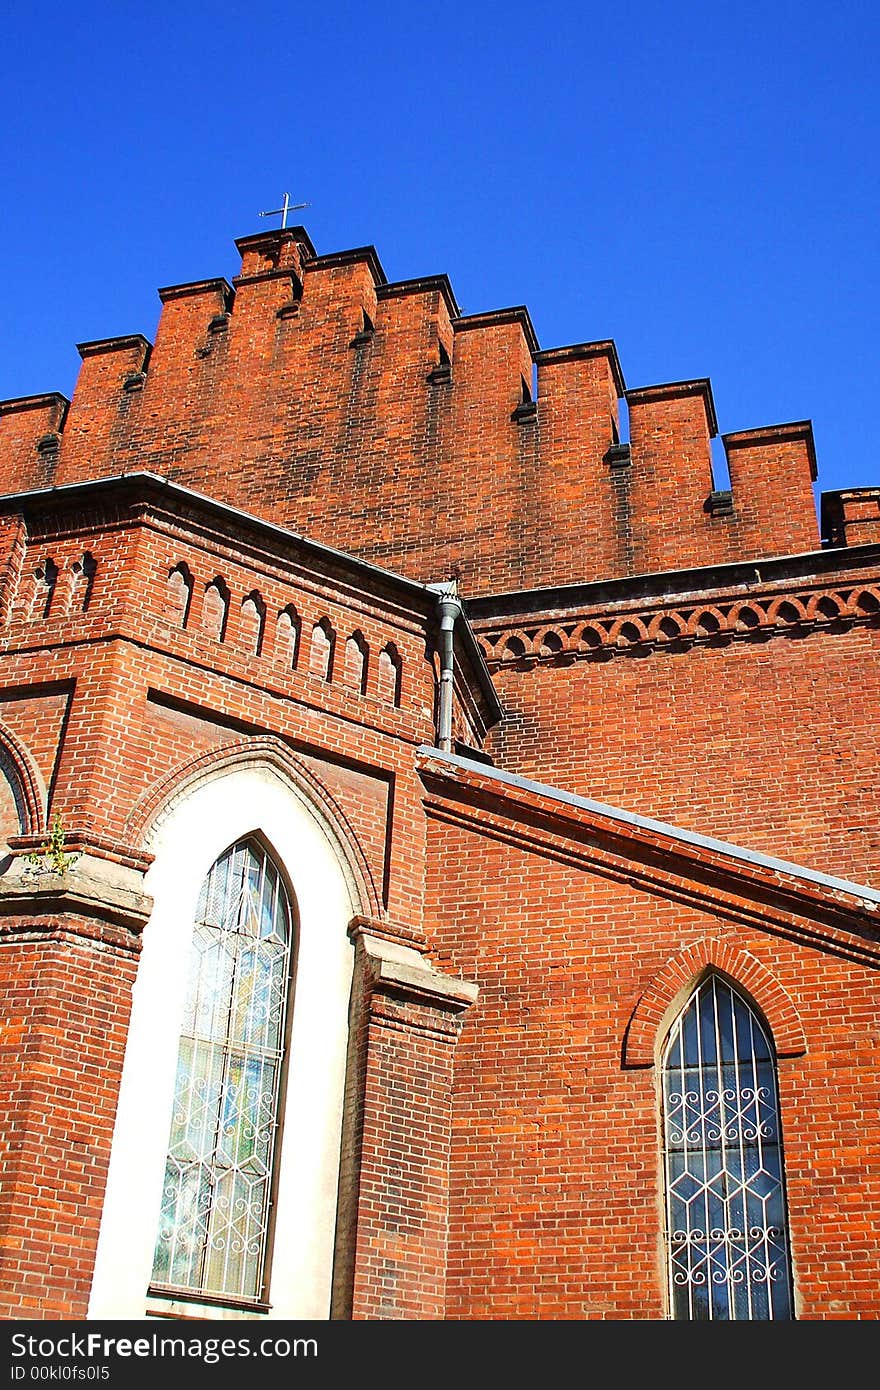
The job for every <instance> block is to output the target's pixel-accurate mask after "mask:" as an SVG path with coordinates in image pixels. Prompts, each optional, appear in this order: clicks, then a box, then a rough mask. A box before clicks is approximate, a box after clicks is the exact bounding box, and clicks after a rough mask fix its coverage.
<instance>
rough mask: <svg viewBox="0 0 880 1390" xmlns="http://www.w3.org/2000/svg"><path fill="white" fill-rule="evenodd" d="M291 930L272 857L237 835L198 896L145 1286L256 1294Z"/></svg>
mask: <svg viewBox="0 0 880 1390" xmlns="http://www.w3.org/2000/svg"><path fill="white" fill-rule="evenodd" d="M292 932H293V913H292V909H291V903H290V899H289V897H288V894H287V891H286V889H285V886H284V883H283V881H282V878H281V875H280V873H279V871H278V869H277V867H276V866H275V864H274V863H273V861H272V859H271V858H270V856H269V855H268V854H267V853H266V851H265V850H264V849H263V847H262V845H261V844H260V843H259V842H258V841H257V840H255V839H253V838H247V839H243V840H239V841H238V842H237V843H236V844H234V845H233V846H232V847H231V848H230V849H227V850H226V851H225V853H224V854H222V855H221V856H220V858H219V859H218V860H217V861H216V862H215V864H214V865H213V867H212V868H211V870H210V872H209V873H208V875H207V877H206V879H205V880H204V882H203V884H202V889H201V892H200V894H199V900H198V907H197V910H196V920H195V927H194V931H193V940H192V946H191V950H190V958H189V984H188V988H187V999H186V1007H185V1011H184V1020H183V1029H182V1032H181V1037H180V1046H179V1051H178V1061H177V1078H176V1085H175V1096H174V1110H173V1115H172V1121H171V1134H170V1138H169V1144H168V1156H167V1160H166V1167H165V1181H164V1186H163V1191H162V1207H161V1214H160V1220H159V1233H158V1238H157V1242H156V1250H155V1256H154V1263H153V1274H152V1283H153V1285H154V1286H157V1287H164V1288H173V1289H176V1290H180V1291H184V1292H189V1293H190V1294H202V1295H206V1296H210V1297H213V1298H224V1297H226V1298H229V1299H235V1300H240V1299H245V1300H252V1301H254V1302H259V1301H260V1300H261V1299H262V1298H263V1296H264V1288H265V1284H266V1277H267V1260H268V1250H269V1214H270V1205H271V1197H272V1187H273V1175H274V1168H275V1162H276V1159H277V1152H276V1150H277V1136H278V1112H279V1097H280V1087H281V1070H282V1063H283V1060H284V1039H285V1023H286V1012H287V1002H288V995H289V993H290V988H289V986H290V971H291V945H292V940H291V938H292Z"/></svg>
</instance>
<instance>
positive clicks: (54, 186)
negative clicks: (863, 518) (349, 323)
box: [0, 0, 880, 490]
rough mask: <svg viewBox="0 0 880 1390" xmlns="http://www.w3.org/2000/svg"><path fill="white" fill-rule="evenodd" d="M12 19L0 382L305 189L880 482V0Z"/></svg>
mask: <svg viewBox="0 0 880 1390" xmlns="http://www.w3.org/2000/svg"><path fill="white" fill-rule="evenodd" d="M2 40H3V42H2V52H3V56H2V58H0V65H2V68H0V156H2V163H0V168H2V171H3V187H2V195H0V246H2V253H3V258H4V286H3V295H2V316H0V398H7V397H14V396H19V395H29V394H34V393H38V392H42V391H52V390H57V391H62V392H63V393H64V394H65V395H68V396H69V395H70V394H71V393H72V390H73V387H74V384H75V381H76V375H77V371H78V367H79V356H78V354H77V352H76V343H77V342H82V341H88V340H89V339H93V338H104V337H112V336H114V335H117V334H124V333H134V332H138V333H143V334H144V335H145V336H146V337H148V338H152V337H153V335H154V333H155V327H156V322H157V319H158V312H159V300H158V296H157V294H156V290H157V289H158V288H159V287H160V286H164V285H169V284H174V283H177V282H181V281H186V280H198V279H205V278H209V277H212V276H217V275H225V276H226V277H227V278H229V279H231V278H232V276H233V275H234V274H236V272H237V269H238V264H237V256H236V252H235V247H234V245H233V242H234V239H235V238H236V237H240V236H245V235H248V234H250V233H253V232H258V231H262V230H264V229H265V228H266V227H267V226H268V225H275V223H272V224H270V223H269V221H268V220H267V219H261V218H260V217H259V216H258V214H259V212H260V211H261V210H263V209H266V208H272V207H276V206H278V204H279V202H280V200H281V195H282V193H283V192H284V191H285V190H287V191H289V192H290V194H291V198H292V200H293V201H295V202H307V203H309V205H310V206H309V207H308V208H307V209H305V210H304V211H302V212H301V213H298V214H297V218H298V219H301V220H302V222H303V224H304V225H305V226H306V228H307V230H308V231H309V234H310V235H311V237H312V240H313V242H314V243H315V246H316V249H317V250H318V251H319V252H322V253H323V252H330V251H336V250H341V249H345V248H347V247H352V246H361V245H365V244H372V245H374V246H375V247H376V250H377V252H378V255H379V259H380V261H381V262H382V265H383V267H384V269H385V272H386V274H387V276H388V278H389V279H390V280H402V279H409V278H413V277H416V276H421V275H433V274H439V273H446V274H448V276H449V278H450V280H451V282H452V286H453V289H454V291H455V294H456V297H457V299H458V301H459V303H460V305H461V306H462V309H463V311H464V312H466V313H477V312H481V311H483V310H490V309H496V308H502V307H505V306H507V305H512V304H525V305H526V306H527V307H528V309H529V312H530V314H531V317H532V321H533V323H534V326H535V329H536V332H537V335H538V338H539V341H540V344H541V346H542V347H544V348H550V347H555V346H561V345H563V344H566V343H572V342H581V341H590V340H594V339H600V338H613V339H614V340H615V342H616V344H617V349H618V352H619V355H620V359H621V364H622V367H623V372H624V375H625V378H626V382H627V385H628V386H630V387H637V386H645V385H650V384H653V383H655V382H663V381H677V380H682V379H686V378H691V377H703V376H708V377H710V378H711V381H712V388H713V392H714V397H715V404H716V408H717V413H718V420H719V427H720V430H721V432H722V433H724V432H728V431H734V430H742V429H751V428H756V427H759V426H762V425H769V424H776V423H782V422H785V421H789V420H801V419H807V418H808V419H811V420H812V421H813V426H814V431H815V437H816V446H817V453H818V460H819V488H820V489H826V490H827V489H833V488H838V487H857V486H865V485H876V484H878V483H880V463H878V460H877V455H876V452H875V444H874V437H873V435H874V411H875V410H876V406H877V403H878V400H880V343H878V335H877V332H876V328H875V323H876V319H877V317H878V300H880V293H878V291H880V272H878V244H877V243H878V226H880V218H878V213H880V180H878V162H877V148H878V136H880V96H878V72H880V61H878V60H880V6H877V5H876V4H867V3H864V4H862V3H860V4H856V3H850V2H849V0H843V3H840V4H836V5H833V6H829V5H827V4H822V5H819V4H818V3H814V0H804V3H800V4H780V3H776V0H768V3H765V4H761V5H752V4H738V3H732V4H728V5H726V6H724V7H719V6H709V5H700V4H691V3H680V0H669V3H666V4H664V5H659V4H654V5H651V4H646V3H637V0H622V2H621V3H615V4H609V3H605V4H594V3H593V2H592V0H583V3H580V4H568V3H566V4H553V3H546V4H544V5H540V4H532V5H525V4H522V3H520V0H511V2H510V3H508V4H480V3H473V4H461V3H458V0H446V3H444V4H442V5H413V4H396V3H391V4H388V3H386V4H383V3H376V4H373V5H357V4H349V3H345V4H336V5H329V6H326V5H321V4H319V3H316V4H311V5H293V4H279V3H276V0H262V3H260V4H254V5H248V6H245V5H235V4H228V3H223V0H217V3H214V4H211V5H207V4H201V3H199V4H187V3H185V0H181V3H178V4H169V3H166V0H153V3H151V4H149V5H134V4H128V3H125V0H120V3H118V4H113V5H111V4H104V3H95V2H94V0H83V2H82V3H79V4H77V5H70V4H66V5H63V6H62V5H60V4H39V3H32V4H30V5H20V6H16V7H15V10H14V11H13V9H12V7H6V13H5V17H4V20H3V27H2ZM276 221H277V220H276Z"/></svg>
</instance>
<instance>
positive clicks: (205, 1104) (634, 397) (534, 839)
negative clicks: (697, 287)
mask: <svg viewBox="0 0 880 1390" xmlns="http://www.w3.org/2000/svg"><path fill="white" fill-rule="evenodd" d="M237 246H238V249H239V251H240V253H241V258H242V264H241V274H240V275H239V276H237V277H236V278H235V280H234V282H233V283H232V284H231V285H230V284H228V283H227V282H226V281H225V280H222V279H212V280H203V281H198V282H195V283H191V284H186V285H175V286H172V287H170V288H166V289H163V290H161V291H160V298H161V301H162V312H161V317H160V321H159V325H158V330H157V333H156V337H155V342H154V343H153V344H150V343H148V342H147V341H146V340H145V339H144V338H142V337H141V336H139V335H136V334H135V335H132V336H130V337H124V338H114V339H108V340H105V341H100V342H89V343H83V344H81V345H80V353H81V355H82V368H81V372H80V376H79V380H78V383H77V386H76V390H75V392H74V394H73V399H72V400H71V401H70V402H68V401H67V400H66V399H64V398H63V397H62V396H60V395H58V394H47V395H40V396H32V397H28V398H25V399H16V400H7V401H4V402H2V403H0V473H2V478H0V492H2V497H0V528H2V593H0V624H2V631H0V640H2V645H0V764H2V774H3V775H2V778H0V788H2V813H3V826H2V833H3V837H4V840H5V843H6V846H7V849H6V852H5V856H4V860H3V872H2V874H0V929H2V944H0V993H2V1014H0V1017H2V1030H3V1031H2V1057H3V1063H2V1067H3V1071H2V1075H3V1087H2V1093H0V1162H2V1184H0V1268H2V1278H0V1286H2V1315H3V1316H4V1317H7V1318H48V1319H86V1318H125V1319H129V1318H148V1317H153V1316H157V1317H172V1318H186V1317H196V1318H200V1319H205V1318H214V1317H218V1318H226V1319H234V1318H245V1319H249V1320H251V1321H259V1320H261V1319H262V1320H271V1319H273V1318H308V1319H312V1318H341V1319H374V1320H375V1319H397V1318H406V1319H447V1320H451V1319H458V1320H461V1319H483V1320H486V1319H664V1318H708V1317H711V1318H713V1319H714V1318H722V1319H726V1318H737V1319H741V1318H751V1319H767V1318H774V1319H790V1318H801V1319H830V1318H850V1319H856V1318H875V1317H877V1316H878V1312H880V1300H878V1294H877V1287H878V1279H880V1142H878V1135H880V1126H878V1110H880V989H878V974H877V967H878V962H880V936H878V928H880V782H878V778H877V755H878V745H880V720H878V718H877V711H878V685H880V662H878V642H880V487H878V488H861V489H853V490H850V491H841V492H835V493H831V494H829V493H826V494H824V495H823V497H822V502H821V509H820V510H821V518H820V520H821V525H820V524H819V522H817V516H816V506H815V503H814V495H813V483H814V481H815V479H816V476H817V475H816V460H815V454H814V448H813V440H812V433H811V428H810V425H809V423H808V422H805V421H801V422H797V423H792V424H782V425H767V426H762V427H758V428H754V429H750V430H746V431H743V432H740V433H736V434H726V435H724V436H723V441H724V447H725V450H726V457H727V463H728V468H729V484H730V485H729V488H726V487H725V488H719V487H718V486H717V485H716V483H715V482H714V481H713V474H712V444H711V441H712V439H713V437H714V436H715V435H716V434H717V428H718V427H717V422H716V414H715V405H714V402H713V396H712V391H711V388H710V384H709V381H708V380H707V379H701V380H694V381H685V382H673V383H670V384H665V385H654V386H641V387H637V388H635V389H631V388H627V386H626V385H625V382H624V376H623V371H622V368H621V365H620V363H619V361H618V357H617V352H616V349H615V346H614V344H613V342H610V341H603V342H585V343H580V344H575V345H572V346H567V347H559V348H551V349H541V348H540V347H539V345H538V342H537V340H536V337H535V334H534V331H533V329H532V326H531V323H530V320H529V315H528V313H527V311H526V310H525V309H524V308H512V309H502V310H499V311H497V312H494V313H485V314H479V315H473V316H464V315H462V314H461V313H460V311H459V309H458V306H457V304H456V301H455V296H454V293H453V290H452V288H451V286H450V284H449V282H448V280H447V279H446V277H445V276H442V275H441V276H432V277H426V278H425V279H421V280H413V281H407V282H404V283H396V284H390V283H388V282H387V280H386V277H385V275H384V273H383V271H382V267H381V265H380V262H379V260H378V258H377V255H376V253H375V251H374V250H373V248H372V247H365V248H358V249H355V250H352V251H346V252H337V253H333V254H318V253H316V251H315V249H314V247H313V246H312V245H311V243H310V240H309V238H308V235H307V234H306V232H305V231H304V230H303V229H302V228H288V229H286V230H283V231H279V232H273V233H268V234H266V235H260V236H252V237H246V238H244V239H243V240H241V241H239V242H238V243H237ZM622 400H625V402H626V406H627V412H626V413H627V417H628V422H629V427H628V435H629V438H628V440H626V441H624V440H622V438H621V429H620V427H619V423H618V422H619V407H620V402H621V401H622ZM725 482H727V479H725Z"/></svg>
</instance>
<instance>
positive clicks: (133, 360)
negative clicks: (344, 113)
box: [0, 227, 880, 595]
mask: <svg viewBox="0 0 880 1390" xmlns="http://www.w3.org/2000/svg"><path fill="white" fill-rule="evenodd" d="M236 247H237V249H238V252H239V254H240V256H241V270H240V273H239V274H238V275H237V276H235V277H234V278H233V280H232V282H231V283H229V282H228V281H227V280H226V279H224V278H217V277H215V278H210V279H200V280H194V281H192V282H189V283H186V284H181V285H173V286H167V287H165V288H163V289H161V290H160V291H159V298H160V300H161V306H162V307H161V314H160V317H159V322H158V327H157V330H156V334H155V341H154V342H153V343H150V342H148V341H147V339H146V338H145V337H143V336H142V335H141V334H139V333H132V334H128V335H127V336H122V337H115V338H105V339H101V340H97V341H93V342H88V343H81V344H80V345H79V351H80V354H81V357H82V366H81V369H80V373H79V378H78V381H77V383H76V388H75V390H74V393H73V398H72V400H71V401H70V402H68V401H67V400H66V399H65V398H64V397H63V396H62V395H60V394H58V393H49V394H43V395H37V396H32V397H28V398H19V399H16V400H11V401H5V402H0V488H2V491H4V492H6V493H13V492H20V491H23V490H27V489H30V488H35V487H41V486H46V485H57V484H63V483H71V482H81V481H85V480H88V479H92V478H97V477H106V476H110V475H114V474H119V473H124V472H128V471H131V470H132V469H134V468H137V469H141V470H148V471H150V472H153V473H156V474H158V475H160V476H162V477H165V478H167V479H169V480H171V481H174V482H178V483H180V484H182V485H184V486H186V487H189V488H192V489H195V490H197V491H199V492H203V493H205V494H207V495H208V496H211V497H213V498H215V499H217V500H218V501H222V502H225V503H227V504H229V505H231V506H234V507H239V508H241V509H242V510H244V511H247V512H250V513H252V514H254V515H256V516H259V517H262V518H264V519H267V520H271V521H273V522H276V523H278V524H280V525H284V526H288V527H291V528H293V529H296V530H297V531H299V532H301V533H303V534H305V535H307V536H309V537H310V538H312V539H313V540H316V541H319V542H322V543H324V544H328V545H333V546H336V547H338V548H340V549H344V550H348V551H350V552H351V553H353V554H356V555H357V556H359V557H361V558H363V559H368V560H370V561H372V562H373V563H375V564H378V565H382V566H386V567H388V568H391V569H394V570H397V571H399V572H400V573H402V574H405V575H407V576H408V577H410V578H414V579H418V580H427V581H433V580H436V579H437V578H438V577H443V576H444V575H445V574H449V573H452V572H453V571H456V572H457V573H458V575H459V577H460V580H461V583H462V587H463V590H464V592H467V593H469V594H473V595H483V594H487V593H491V592H499V591H502V592H503V591H511V590H519V589H532V588H541V587H548V586H556V585H561V584H572V583H593V582H598V581H601V580H604V579H614V578H622V577H626V576H628V575H638V574H645V573H651V572H655V571H658V570H660V571H663V570H676V569H682V568H693V567H700V566H706V565H714V564H720V563H726V562H730V561H733V560H748V559H756V558H763V557H767V556H774V555H779V554H784V553H799V552H810V551H814V550H816V549H818V548H819V545H820V538H819V530H818V525H817V519H816V508H815V505H814V501H813V492H812V485H813V483H814V481H815V480H816V477H817V472H816V457H815V449H814V444H813V437H812V429H811V426H810V423H809V421H797V422H793V423H787V424H777V425H769V426H764V427H761V428H752V429H747V430H742V431H738V432H734V433H727V434H724V435H723V436H722V439H723V442H724V447H725V450H726V455H727V460H728V466H729V473H730V487H729V488H721V487H719V486H718V484H717V481H716V479H715V477H714V476H713V470H712V445H711V441H712V439H713V437H715V436H716V435H717V433H718V424H717V416H716V409H715V403H714V400H713V395H712V390H711V385H710V382H709V380H708V378H701V379H695V380H692V381H678V382H672V383H666V384H655V385H651V386H641V387H637V388H627V386H626V383H625V381H624V376H623V371H622V369H621V365H620V362H619V360H618V354H617V350H616V347H615V344H614V342H613V341H611V340H608V339H604V340H601V341H592V342H590V341H588V342H583V343H577V344H572V345H568V346H564V347H556V348H550V349H542V348H541V347H540V346H539V344H538V341H537V337H536V335H535V332H534V328H533V326H532V323H531V320H530V317H529V313H528V310H527V309H526V308H525V307H523V306H516V307H512V308H505V309H498V310H494V311H489V312H484V313H479V314H471V315H462V313H461V311H460V309H459V306H458V304H457V301H456V298H455V294H454V292H453V289H452V286H451V284H450V282H449V280H448V279H447V277H446V276H445V275H442V274H440V275H431V276H426V277H423V278H418V279H411V280H405V281H400V282H397V283H389V282H388V280H387V277H386V275H385V272H384V270H383V269H382V265H381V263H380V261H379V258H378V255H377V253H376V251H375V249H374V248H373V247H372V246H366V247H357V248H354V249H351V250H347V251H339V252H334V253H331V254H318V253H317V252H316V250H315V248H314V246H313V245H312V242H311V240H310V238H309V236H308V233H307V232H306V230H305V229H304V228H303V227H290V228H286V229H284V230H280V231H273V232H265V233H262V234H260V235H256V236H248V237H243V238H240V239H239V240H238V241H237V242H236ZM621 400H625V402H626V406H627V413H628V418H629V433H630V438H629V440H628V441H625V440H622V439H621V437H620V432H621V426H620V411H619V404H620V401H621ZM854 505H855V504H854V503H852V504H850V506H851V510H852V506H854ZM872 516H873V514H872ZM873 520H874V527H875V530H877V529H878V527H880V523H878V522H877V520H876V518H874V519H873ZM835 534H836V535H838V536H840V535H845V534H847V530H846V526H845V525H844V524H843V523H840V524H836V532H835ZM858 535H859V538H860V539H861V540H866V539H870V537H869V536H868V535H867V528H866V527H865V526H864V525H861V526H860V528H859V529H858ZM838 543H839V542H838Z"/></svg>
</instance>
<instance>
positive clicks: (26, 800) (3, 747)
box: [0, 724, 47, 835]
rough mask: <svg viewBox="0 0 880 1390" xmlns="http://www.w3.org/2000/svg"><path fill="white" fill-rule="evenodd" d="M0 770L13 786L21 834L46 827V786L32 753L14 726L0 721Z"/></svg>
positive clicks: (40, 830)
mask: <svg viewBox="0 0 880 1390" xmlns="http://www.w3.org/2000/svg"><path fill="white" fill-rule="evenodd" d="M0 769H2V771H3V772H4V773H5V774H6V777H7V780H8V781H9V784H10V786H11V788H12V793H13V796H14V798H15V803H16V808H17V810H18V814H19V819H20V822H21V834H22V835H39V834H42V832H43V831H44V830H45V829H46V817H45V809H44V808H45V806H46V799H47V798H46V786H45V783H44V781H43V778H42V774H41V773H40V770H39V768H38V767H37V764H36V763H35V762H34V760H33V758H32V757H31V755H30V752H29V751H28V749H27V748H26V747H25V745H24V744H23V743H22V742H21V739H19V738H17V737H16V735H15V734H14V733H13V732H12V730H11V729H8V728H6V727H5V725H3V724H0Z"/></svg>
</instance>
